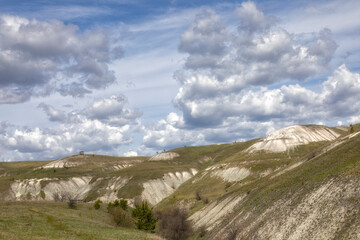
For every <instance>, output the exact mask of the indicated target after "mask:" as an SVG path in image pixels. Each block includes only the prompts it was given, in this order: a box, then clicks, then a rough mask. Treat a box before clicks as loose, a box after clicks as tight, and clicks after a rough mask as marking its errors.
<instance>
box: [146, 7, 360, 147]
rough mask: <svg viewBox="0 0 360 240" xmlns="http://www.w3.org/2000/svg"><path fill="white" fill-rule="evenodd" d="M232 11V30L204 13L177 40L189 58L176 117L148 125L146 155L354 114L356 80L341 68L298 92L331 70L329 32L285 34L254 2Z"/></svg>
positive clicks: (181, 74) (179, 75)
mask: <svg viewBox="0 0 360 240" xmlns="http://www.w3.org/2000/svg"><path fill="white" fill-rule="evenodd" d="M235 13H236V15H237V17H238V24H237V29H236V31H230V30H229V28H228V27H227V26H226V24H225V23H224V22H223V21H222V19H221V17H220V16H219V15H218V14H216V13H215V12H214V11H212V10H207V11H205V12H203V13H202V14H200V15H198V16H197V18H196V19H195V20H194V22H193V23H192V24H191V25H190V26H189V28H188V29H187V30H186V31H185V32H184V33H183V34H182V35H181V42H180V45H179V50H180V51H182V52H185V53H187V54H188V57H187V59H186V61H185V63H184V66H183V68H182V69H180V70H178V71H177V72H176V73H175V78H176V80H178V82H179V83H180V84H181V87H180V88H179V91H178V93H177V95H176V96H175V98H174V105H175V107H176V108H177V109H178V110H179V111H180V113H171V114H169V115H168V117H167V118H166V119H164V120H161V121H159V122H158V123H157V124H155V125H153V126H150V127H147V128H146V129H145V136H144V139H143V148H144V149H146V148H147V149H159V148H160V149H161V148H164V147H167V146H170V147H176V146H181V144H184V145H191V144H208V143H214V142H228V141H234V140H242V139H249V138H254V137H259V136H264V135H265V134H266V133H268V132H269V131H273V130H274V129H278V128H280V127H283V126H287V125H291V124H299V123H300V124H301V123H319V122H320V121H322V122H329V120H330V121H332V122H333V121H335V120H340V119H351V118H354V117H356V116H359V115H360V110H359V109H360V105H359V104H358V103H357V102H356V101H354V99H355V96H359V94H360V75H359V74H358V73H353V72H351V71H349V70H348V69H347V68H346V66H345V65H341V66H340V67H338V69H336V70H335V71H334V72H333V75H332V76H331V77H329V78H328V79H327V80H325V81H323V82H322V83H321V86H316V87H315V88H314V89H316V88H317V89H319V90H317V91H315V90H312V89H309V88H306V87H303V86H302V84H303V83H305V82H307V80H308V79H309V78H314V77H316V76H319V75H320V74H321V73H323V72H324V71H325V70H327V69H328V67H329V63H330V61H331V60H332V57H333V54H334V52H335V50H336V48H337V44H336V43H335V41H334V40H333V39H332V33H331V31H330V30H329V29H323V30H321V31H320V32H318V33H311V34H307V35H296V34H291V33H289V32H288V31H286V30H285V29H283V28H280V27H278V26H277V25H276V19H275V18H274V17H271V16H265V15H264V13H263V12H261V11H260V10H258V9H257V7H256V5H255V4H254V3H253V2H244V3H242V5H241V7H240V8H238V9H236V10H235ZM304 36H306V37H304ZM309 36H310V37H309ZM279 86H280V87H279Z"/></svg>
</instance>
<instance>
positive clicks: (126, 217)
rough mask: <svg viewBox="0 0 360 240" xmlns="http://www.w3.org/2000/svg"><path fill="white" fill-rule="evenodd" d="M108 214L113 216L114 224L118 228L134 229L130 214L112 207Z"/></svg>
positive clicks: (119, 208)
mask: <svg viewBox="0 0 360 240" xmlns="http://www.w3.org/2000/svg"><path fill="white" fill-rule="evenodd" d="M110 214H111V215H113V218H114V221H115V223H116V224H117V225H118V226H120V227H127V228H132V227H134V219H133V218H132V217H131V215H130V213H129V212H127V211H125V210H124V209H122V208H121V207H119V206H117V207H113V208H111V210H110Z"/></svg>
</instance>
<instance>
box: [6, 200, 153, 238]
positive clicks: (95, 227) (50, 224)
mask: <svg viewBox="0 0 360 240" xmlns="http://www.w3.org/2000/svg"><path fill="white" fill-rule="evenodd" d="M104 208H105V206H102V208H100V209H99V210H95V209H94V208H93V207H92V205H91V204H78V207H77V209H69V208H68V207H67V205H66V203H54V202H47V203H45V204H44V202H0V239H6V240H11V239H14V240H15V239H19V240H28V239H33V240H42V239H43V240H45V239H59V240H60V239H64V240H65V239H66V240H70V239H84V240H85V239H86V240H110V239H111V240H115V239H124V240H143V239H149V240H150V239H159V237H157V236H155V235H153V234H149V233H146V232H143V231H140V230H135V229H128V228H121V227H116V226H115V225H114V223H113V221H112V219H111V217H110V215H109V214H108V213H107V212H106V210H105V209H104Z"/></svg>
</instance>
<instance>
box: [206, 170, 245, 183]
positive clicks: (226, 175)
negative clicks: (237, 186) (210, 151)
mask: <svg viewBox="0 0 360 240" xmlns="http://www.w3.org/2000/svg"><path fill="white" fill-rule="evenodd" d="M250 173H251V172H250V171H249V170H248V169H246V168H239V167H230V168H225V169H218V170H215V171H213V172H212V173H211V175H212V176H216V177H220V178H222V179H223V180H225V181H227V182H237V181H241V180H243V179H244V178H246V177H248V176H249V175H250Z"/></svg>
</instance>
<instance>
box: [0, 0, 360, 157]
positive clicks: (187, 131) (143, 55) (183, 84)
mask: <svg viewBox="0 0 360 240" xmlns="http://www.w3.org/2000/svg"><path fill="white" fill-rule="evenodd" d="M358 16H360V3H359V1H346V2H344V1H274V0H271V1H222V2H219V1H176V0H173V1H100V0H99V1H0V161H19V160H46V159H55V158H60V157H63V156H67V155H71V154H76V153H78V152H79V151H80V150H85V152H88V153H96V154H111V155H119V156H121V155H125V156H134V155H152V154H154V153H155V152H157V151H161V150H163V149H166V150H169V149H171V148H175V147H181V146H184V145H201V144H213V143H222V142H231V141H235V140H236V141H243V140H247V139H251V138H255V137H262V136H265V135H266V134H268V133H269V132H271V131H274V130H276V129H279V128H282V127H286V126H289V125H294V124H325V125H329V126H336V125H349V124H350V123H357V122H360V103H359V101H358V99H359V96H360V75H359V72H360V57H359V56H360V54H359V53H360V42H359V41H358V39H359V37H360V21H359V17H358Z"/></svg>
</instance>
